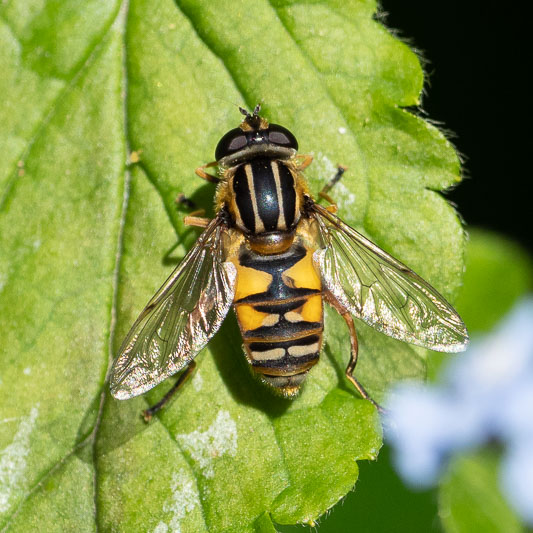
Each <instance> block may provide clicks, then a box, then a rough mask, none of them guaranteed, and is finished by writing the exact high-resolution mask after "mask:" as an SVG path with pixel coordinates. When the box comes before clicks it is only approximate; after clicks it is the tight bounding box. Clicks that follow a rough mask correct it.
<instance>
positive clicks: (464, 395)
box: [384, 299, 533, 523]
mask: <svg viewBox="0 0 533 533" xmlns="http://www.w3.org/2000/svg"><path fill="white" fill-rule="evenodd" d="M386 408H387V414H386V416H385V421H384V422H385V431H386V436H387V439H388V440H389V441H390V443H391V444H392V446H393V448H394V450H395V462H396V465H397V468H398V471H399V472H400V474H401V475H402V477H403V478H404V479H405V480H406V481H407V482H408V483H410V484H411V485H418V486H429V485H432V484H435V483H436V482H437V480H438V477H439V475H440V474H441V473H442V470H443V468H444V467H445V466H446V463H447V460H448V458H449V457H450V456H451V455H453V454H454V453H457V452H460V451H465V450H468V449H472V448H474V447H478V446H480V445H482V444H484V443H486V442H488V441H493V440H497V441H498V442H500V443H502V444H503V447H504V452H503V459H502V469H501V482H502V488H503V491H504V493H505V494H506V495H507V497H508V498H509V501H510V503H511V504H512V505H513V506H514V507H515V509H516V510H517V511H518V512H519V513H520V514H521V515H522V516H523V517H524V518H525V519H526V520H528V521H530V522H531V523H533V299H527V300H525V301H523V302H522V303H521V304H520V305H519V306H517V307H516V308H515V309H514V310H513V311H512V312H511V313H510V315H509V316H508V317H507V318H506V319H505V320H504V321H503V322H502V324H501V325H500V326H498V328H496V330H495V331H494V332H493V333H491V334H490V335H487V336H485V337H484V338H483V339H481V340H478V341H477V342H473V343H472V345H471V346H470V348H469V349H468V351H467V352H466V353H465V354H462V355H459V356H457V357H456V358H455V359H454V360H453V361H452V362H451V363H450V364H449V365H448V367H447V368H446V369H445V370H444V372H443V374H442V376H441V379H440V381H439V383H438V384H434V385H420V384H418V385H415V384H409V383H404V384H402V385H400V386H398V387H396V388H395V389H394V390H393V391H391V393H390V395H389V397H388V399H387V401H386Z"/></svg>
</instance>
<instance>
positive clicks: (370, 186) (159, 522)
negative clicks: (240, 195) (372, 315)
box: [0, 0, 463, 533]
mask: <svg viewBox="0 0 533 533" xmlns="http://www.w3.org/2000/svg"><path fill="white" fill-rule="evenodd" d="M374 12H375V5H374V3H372V2H365V1H361V2H354V3H351V4H350V5H345V3H343V2H335V1H333V0H331V1H324V2H321V3H316V2H309V3H301V2H298V3H296V2H295V3H293V2H287V1H285V2H281V1H272V2H270V3H269V2H263V1H257V2H254V3H253V4H251V3H241V2H234V1H233V2H230V1H229V0H228V1H220V2H210V3H207V2H197V1H194V2H193V1H178V2H176V3H173V2H171V1H170V0H164V1H163V2H161V3H158V4H157V8H155V7H154V4H153V2H149V1H148V0H132V1H131V2H129V3H128V2H126V1H124V2H123V3H122V4H119V3H118V2H111V1H109V0H98V1H97V0H92V1H89V2H84V3H83V4H80V3H79V2H75V1H74V0H69V1H65V0H63V1H61V2H59V1H57V0H48V1H46V0H28V1H27V2H15V1H14V2H9V1H7V2H3V3H2V5H1V6H0V61H1V65H2V77H1V80H0V84H1V85H0V87H1V89H2V95H3V102H5V105H4V106H3V107H2V109H1V111H0V113H1V116H0V119H1V120H2V124H3V127H2V129H1V131H0V143H1V148H2V154H3V157H2V161H1V162H0V195H1V196H0V198H1V200H0V295H1V296H0V298H1V299H0V331H2V336H1V338H0V347H1V359H0V378H1V382H0V389H1V391H0V392H1V394H2V405H1V408H0V527H4V528H5V530H6V531H28V530H42V531H47V532H48V531H65V530H76V531H95V530H97V529H98V530H113V531H156V532H158V533H162V532H164V531H177V530H181V531H182V532H201V531H210V532H218V531H236V532H237V531H238V532H239V533H240V532H246V531H273V530H274V529H275V528H274V525H273V524H272V522H277V523H280V524H291V523H297V522H300V523H309V522H311V521H313V520H315V519H316V518H317V517H318V516H319V515H321V514H322V513H324V512H325V511H326V510H327V509H328V508H330V507H331V506H332V505H334V504H335V502H337V501H338V500H339V499H340V498H342V497H343V496H344V495H345V494H346V493H347V492H348V491H349V490H350V489H351V488H352V487H353V485H354V483H355V481H356V480H357V476H358V467H357V462H356V461H357V460H360V459H375V458H376V456H377V453H378V450H379V448H380V445H381V430H380V428H379V423H378V419H377V416H376V413H375V410H374V409H373V408H372V406H371V405H370V404H369V403H368V402H365V401H363V400H360V399H359V398H358V396H357V394H356V393H355V391H354V390H353V389H352V388H351V386H350V385H349V383H347V382H346V380H345V378H344V368H345V366H346V364H347V360H348V355H349V349H348V346H349V341H348V334H347V331H346V328H345V325H344V323H343V321H342V319H341V318H340V317H338V316H336V315H335V314H334V313H331V312H328V316H327V320H326V329H327V334H326V347H325V349H324V353H323V356H322V358H321V361H320V363H319V365H318V366H317V367H316V368H315V369H314V370H313V372H312V373H311V376H310V377H309V379H308V382H307V383H306V386H305V388H304V390H303V393H302V394H301V396H300V397H299V398H298V399H296V400H294V401H292V402H290V401H287V400H282V399H280V398H277V397H275V396H273V395H272V394H271V393H270V391H268V390H266V389H264V388H263V387H262V386H260V385H259V384H258V383H257V382H256V381H255V380H254V379H253V378H252V377H251V374H250V372H249V369H248V368H247V363H246V360H245V358H244V357H243V354H242V349H241V340H240V337H239V333H238V327H237V324H236V321H235V319H234V318H233V316H231V317H229V318H228V319H227V320H226V323H225V324H224V327H223V328H222V329H221V331H220V333H219V334H217V336H216V337H215V338H214V339H213V341H212V342H211V343H210V344H209V347H208V348H207V349H206V350H204V351H203V352H202V353H201V354H200V355H199V356H198V358H197V362H198V371H197V373H196V375H195V377H194V378H193V379H192V380H191V382H190V383H189V384H188V385H187V386H186V387H184V388H183V390H182V391H181V392H180V395H179V397H178V398H177V400H176V401H175V402H174V403H173V404H172V406H170V407H169V408H168V409H166V410H165V411H164V412H163V413H162V414H161V416H160V417H158V418H157V419H156V420H155V421H154V422H153V423H152V424H151V425H149V426H146V425H145V424H144V423H143V422H142V421H141V419H140V417H139V413H140V411H141V409H142V408H144V407H145V406H146V405H147V402H148V403H150V402H154V401H156V400H157V399H159V398H160V397H161V395H162V394H163V393H164V391H165V390H167V389H168V388H169V387H170V386H171V383H170V381H171V380H169V383H165V384H162V385H161V386H159V387H157V388H156V389H155V390H154V391H151V392H150V393H149V394H147V395H146V397H141V398H136V399H134V400H130V401H126V402H118V401H116V400H114V399H112V398H111V397H110V396H109V393H108V389H107V384H106V383H105V376H106V373H107V371H108V369H109V365H110V362H111V360H112V358H113V356H114V354H116V351H117V349H118V346H119V345H120V342H121V340H122V338H123V336H124V335H125V333H126V332H127V330H128V328H129V327H130V325H131V324H132V322H133V320H134V319H135V317H136V315H137V314H138V313H139V311H140V310H141V309H142V307H143V305H144V304H145V303H146V301H147V300H148V299H149V297H150V296H151V295H152V294H153V293H154V292H155V290H156V289H157V288H158V287H159V285H160V284H161V283H162V281H163V280H164V279H165V278H166V277H167V275H168V274H169V272H170V270H171V268H172V267H173V266H174V265H175V264H176V263H177V261H179V259H180V258H181V257H183V254H184V253H185V251H186V249H187V248H188V247H190V245H191V243H192V242H193V241H194V239H195V238H196V236H197V235H198V233H197V232H196V231H195V230H191V229H187V228H185V227H184V226H183V223H182V217H183V214H184V213H183V212H179V211H178V210H177V209H176V206H175V204H174V199H175V198H176V196H177V194H178V193H180V192H182V193H185V194H186V195H187V196H190V197H192V199H193V200H194V201H195V202H196V203H197V204H199V205H200V206H202V207H205V208H209V207H210V205H212V197H213V194H214V188H213V187H212V186H211V185H210V184H202V183H201V182H199V180H198V179H196V178H195V177H194V174H193V169H194V168H195V167H197V166H199V165H201V164H203V163H205V162H208V161H210V160H212V158H213V150H214V147H215V145H216V142H217V141H218V139H219V138H220V136H221V135H222V134H223V133H224V132H225V131H227V130H228V129H230V128H233V127H235V125H236V124H237V122H238V120H239V113H238V111H237V110H236V108H235V107H234V106H233V105H231V104H232V103H236V104H241V105H247V106H248V107H252V106H253V105H255V103H257V102H258V101H262V102H263V109H264V113H265V115H266V116H267V117H268V118H269V119H271V120H272V121H274V122H278V123H282V124H283V125H285V126H286V127H288V128H290V129H291V130H292V131H293V132H294V133H295V134H296V136H297V138H298V139H299V142H300V147H301V151H302V153H311V154H313V155H314V157H315V162H314V164H313V165H312V166H311V167H310V168H309V169H308V172H307V175H308V177H309V182H310V187H311V190H313V191H317V190H319V188H320V187H321V186H322V185H323V184H324V183H325V182H326V181H327V180H328V179H329V178H330V176H331V175H332V174H333V172H334V169H335V165H336V164H337V163H342V164H344V165H346V166H348V167H349V169H350V170H349V172H348V173H347V174H346V179H345V180H344V181H343V182H342V183H341V184H339V186H338V187H337V188H336V190H334V191H333V192H334V196H335V197H336V198H337V199H338V202H339V212H340V215H341V216H342V217H343V218H345V219H346V220H347V221H348V222H349V223H351V224H352V225H354V226H356V227H358V228H359V229H360V230H361V231H363V232H364V233H366V234H367V235H369V236H370V237H371V238H373V239H374V240H375V241H376V242H377V243H378V244H379V245H381V246H382V247H384V248H385V249H387V250H388V251H390V252H392V253H393V254H394V255H396V256H397V257H398V258H399V259H401V260H403V261H405V262H406V263H407V264H409V265H410V266H412V267H413V268H414V269H415V270H416V271H417V272H418V273H420V274H421V275H422V276H424V277H425V278H427V279H428V280H429V281H430V282H431V283H433V284H434V285H435V286H436V287H437V288H438V289H439V290H440V291H442V292H443V293H444V294H445V295H447V296H448V297H450V298H451V297H453V296H454V295H455V293H456V291H457V288H458V287H459V285H460V278H461V272H462V269H463V264H462V249H463V233H462V229H461V226H460V223H459V221H458V220H457V218H456V216H455V213H454V211H453V209H452V208H451V207H450V206H449V205H448V204H447V203H446V202H445V201H444V200H443V198H442V197H441V196H440V195H439V194H438V193H437V192H435V191H438V190H440V189H443V188H446V187H448V186H450V185H452V184H454V183H456V182H457V181H459V179H460V177H459V164H458V160H457V157H456V155H455V153H454V151H453V149H452V148H451V146H450V144H449V143H448V142H447V141H446V139H445V138H444V137H443V136H442V135H441V134H440V133H439V132H438V131H437V130H436V129H435V128H434V127H432V126H431V125H429V124H428V123H426V122H424V121H423V120H421V119H420V118H418V117H416V116H414V115H412V114H411V113H409V112H408V111H406V110H403V109H402V106H412V105H416V104H417V103H418V98H419V94H420V91H421V88H422V81H423V74H422V71H421V69H420V65H419V63H418V60H417V58H416V57H415V55H414V54H413V53H412V52H411V51H410V50H409V49H408V48H407V47H406V46H405V45H404V44H403V43H401V42H399V41H398V40H396V39H395V38H393V37H392V36H391V35H390V34H389V33H388V32H387V30H386V29H385V28H384V27H383V26H382V25H381V24H380V23H378V22H376V21H375V20H374V19H373V18H372V17H373V13H374ZM132 151H135V152H136V156H137V157H140V163H139V164H137V165H128V163H127V162H128V160H131V161H133V160H134V158H132V157H131V156H130V154H131V152H132ZM176 244H177V247H175V245H176ZM173 247H175V249H174V251H173V252H172V253H171V254H170V256H169V257H167V252H168V251H169V250H171V249H172V248H173ZM358 330H359V332H360V343H361V350H360V366H358V369H357V375H358V377H359V378H360V380H361V381H362V382H363V383H364V384H365V385H366V386H367V388H368V389H369V390H370V391H371V392H372V394H374V395H375V396H376V399H380V398H381V397H382V395H383V392H384V390H385V389H386V388H387V386H388V384H390V383H391V382H394V381H396V380H398V379H403V378H406V377H423V376H424V374H425V352H424V351H423V350H419V349H415V348H413V347H411V346H408V345H405V344H402V343H400V342H397V341H394V340H391V339H388V338H386V337H384V336H383V335H380V334H378V333H376V332H374V331H372V330H371V329H369V328H368V327H365V326H363V325H360V326H358Z"/></svg>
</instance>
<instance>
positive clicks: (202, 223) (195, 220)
mask: <svg viewBox="0 0 533 533" xmlns="http://www.w3.org/2000/svg"><path fill="white" fill-rule="evenodd" d="M176 204H178V205H184V206H185V207H187V208H188V209H194V211H192V212H191V213H189V214H188V215H187V216H185V217H184V218H183V223H184V224H185V225H186V226H198V227H200V228H205V227H207V225H208V224H209V222H211V219H209V218H206V217H204V216H202V215H205V209H195V208H196V207H197V206H196V204H195V203H194V202H193V201H192V200H191V199H190V198H187V197H186V196H185V195H184V194H183V193H180V194H178V197H177V198H176Z"/></svg>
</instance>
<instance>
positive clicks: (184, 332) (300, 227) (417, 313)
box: [111, 105, 468, 419]
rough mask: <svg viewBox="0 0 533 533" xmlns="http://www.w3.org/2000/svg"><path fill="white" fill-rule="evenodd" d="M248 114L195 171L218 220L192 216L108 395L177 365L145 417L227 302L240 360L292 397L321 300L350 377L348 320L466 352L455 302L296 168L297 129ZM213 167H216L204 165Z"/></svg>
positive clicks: (318, 325) (304, 368)
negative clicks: (336, 323)
mask: <svg viewBox="0 0 533 533" xmlns="http://www.w3.org/2000/svg"><path fill="white" fill-rule="evenodd" d="M240 111H241V113H243V115H245V118H244V120H243V121H242V123H241V124H240V126H239V127H237V128H235V129H232V130H230V131H228V132H227V133H226V134H225V135H224V136H223V137H222V139H221V140H220V141H219V143H218V145H217V147H216V150H215V159H216V161H214V162H213V163H209V164H207V165H204V166H203V167H200V168H198V169H197V170H196V173H197V174H198V175H199V176H200V177H202V178H204V179H206V180H208V181H210V182H214V183H217V191H216V208H215V212H216V215H215V218H213V219H212V220H209V219H205V218H201V217H196V216H189V217H185V222H186V223H188V224H190V225H196V226H201V227H205V229H204V231H203V233H202V234H201V235H200V237H199V238H198V240H197V241H196V243H195V245H194V246H193V248H192V249H191V250H190V251H189V253H188V254H187V256H186V257H185V259H184V260H183V261H182V262H181V264H180V265H179V266H178V267H177V268H176V270H175V271H174V272H173V273H172V274H171V276H170V277H169V278H168V279H167V281H166V282H165V283H164V284H163V286H162V287H161V288H160V289H159V291H157V293H156V294H155V296H154V297H153V298H152V299H151V300H150V302H149V303H148V305H147V306H146V307H145V308H144V310H143V311H142V313H141V314H140V316H139V318H138V319H137V321H136V322H135V324H134V325H133V327H132V328H131V330H130V332H129V333H128V335H127V336H126V338H125V340H124V342H123V344H122V346H121V348H120V353H119V355H118V357H117V359H116V360H115V362H114V365H113V369H112V373H111V392H112V394H113V396H114V397H115V398H118V399H127V398H131V397H133V396H137V395H139V394H142V393H144V392H146V391H147V390H149V389H151V388H152V387H155V386H156V385H157V384H159V383H160V382H161V381H163V380H164V379H166V378H168V377H169V376H171V375H173V374H175V373H177V372H179V371H180V370H184V369H185V371H184V372H183V373H182V375H181V376H180V378H179V380H178V381H177V382H176V384H175V385H174V387H173V388H172V389H171V390H170V391H169V393H168V394H167V395H166V396H165V397H164V398H163V400H162V401H161V402H159V403H158V404H156V405H155V406H153V407H152V408H150V409H148V410H147V411H145V418H146V419H149V418H150V417H151V416H152V415H153V413H154V412H156V411H157V410H159V409H160V408H161V407H162V405H163V404H164V403H166V401H167V400H168V399H169V398H170V396H171V395H172V394H173V393H174V392H175V391H176V390H177V389H178V388H179V387H180V386H181V384H182V383H183V382H184V381H185V379H186V378H187V376H189V375H190V374H191V372H192V370H193V369H194V367H195V363H194V357H195V356H196V354H197V353H198V352H199V351H200V350H201V349H202V348H203V347H204V346H205V345H206V344H207V342H208V341H209V339H211V337H212V336H213V335H214V334H215V333H216V331H217V330H218V328H219V327H220V325H221V324H222V322H223V320H224V318H225V316H226V315H227V313H228V312H229V310H230V308H231V307H232V306H233V307H234V309H235V312H236V315H237V320H238V322H239V326H240V330H241V333H242V338H243V341H244V349H245V353H246V358H247V360H248V362H249V363H250V366H251V369H252V370H253V372H255V373H256V374H257V375H258V376H259V378H260V379H261V380H262V381H263V382H264V383H266V384H267V385H269V386H271V387H272V388H273V389H275V390H276V391H277V392H279V393H280V394H282V395H283V396H285V397H288V398H292V397H294V396H295V395H296V394H297V393H298V391H299V389H300V387H301V385H302V383H303V381H304V380H305V377H306V376H307V374H308V372H309V370H310V369H311V367H313V365H315V364H316V363H317V361H318V358H319V354H320V349H321V345H322V331H323V327H324V315H323V303H324V302H327V303H328V304H329V305H331V306H332V307H333V308H334V309H335V310H337V311H338V312H339V313H340V314H341V316H342V317H343V318H344V320H345V321H346V324H347V326H348V329H349V332H350V339H351V350H350V354H351V355H350V361H349V363H348V367H347V368H346V377H347V378H348V379H349V380H350V381H351V382H352V384H353V385H354V386H355V388H356V389H357V391H358V392H359V393H360V394H361V396H362V397H363V398H365V399H367V400H370V401H371V402H372V403H374V405H376V407H378V408H379V406H378V404H377V403H376V402H374V401H373V400H372V399H371V398H370V396H369V395H368V393H367V392H366V390H365V389H364V387H363V386H362V385H361V384H360V383H359V381H358V380H357V379H356V378H355V377H354V375H353V373H354V370H355V366H356V363H357V354H358V343H357V334H356V330H355V325H354V321H353V317H356V318H358V319H360V320H363V321H364V322H366V323H367V324H369V325H370V326H372V327H374V328H375V329H377V330H378V331H381V332H382V333H385V334H386V335H389V336H391V337H394V338H395V339H399V340H402V341H405V342H409V343H412V344H417V345H419V346H424V347H426V348H430V349H432V350H437V351H444V352H457V351H462V350H464V349H465V347H466V344H467V342H468V333H467V331H466V328H465V325H464V324H463V322H462V320H461V318H460V317H459V315H458V314H457V313H456V312H455V310H454V309H453V308H452V306H451V305H450V304H449V303H448V302H447V301H446V300H445V299H444V298H443V297H442V296H441V295H440V294H439V293H438V292H437V291H436V290H435V289H434V288H433V287H431V286H430V285H429V284H428V283H427V282H426V281H424V280H423V279H422V278H420V277H419V276H418V275H417V274H415V273H414V272H413V271H412V270H410V269H409V268H407V267H406V266H405V265H403V264H402V263H400V262H399V261H398V260H396V259H394V258H393V257H392V256H390V255H389V254H387V253H386V252H384V251H383V250H381V249H380V248H379V247H378V246H376V245H375V244H374V243H373V242H371V241H370V240H368V239H367V238H366V237H364V236H363V235H361V234H360V233H358V232H357V231H355V230H354V229H352V228H351V227H350V226H348V225H347V224H345V223H344V222H343V221H342V220H341V219H340V218H338V217H337V216H336V215H335V213H336V205H335V203H334V202H333V200H332V199H331V198H330V197H329V195H328V192H329V190H330V189H331V188H332V187H333V186H334V185H335V183H336V182H337V181H338V180H339V179H340V177H341V176H342V173H343V169H342V168H339V171H338V172H337V174H336V176H335V177H334V178H333V179H332V180H331V181H330V182H329V183H328V184H327V185H326V186H325V187H324V189H323V190H322V191H321V193H320V196H321V197H322V198H325V199H326V200H327V201H328V202H329V203H330V205H329V206H328V207H322V206H321V205H319V204H318V203H316V202H315V201H314V200H313V198H312V196H311V194H310V192H309V189H308V186H307V183H306V180H305V178H304V176H303V173H302V171H303V170H304V169H305V168H306V167H307V166H308V165H309V164H310V163H311V161H312V157H311V156H304V155H298V154H297V150H298V143H297V141H296V138H295V137H294V135H293V134H292V133H291V132H290V131H289V130H287V129H286V128H284V127H283V126H280V125H277V124H269V123H268V122H267V120H266V119H265V118H263V117H261V116H260V115H259V111H260V106H259V105H258V106H256V108H255V109H254V111H253V113H249V112H247V111H246V110H244V109H242V108H240ZM212 166H217V167H218V175H217V176H214V175H211V174H209V173H208V172H206V169H207V168H208V167H212Z"/></svg>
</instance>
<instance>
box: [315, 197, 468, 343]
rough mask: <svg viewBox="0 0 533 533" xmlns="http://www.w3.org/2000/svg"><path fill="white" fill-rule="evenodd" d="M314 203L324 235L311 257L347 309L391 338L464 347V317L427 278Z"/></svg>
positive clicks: (321, 232)
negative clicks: (462, 317) (461, 316)
mask: <svg viewBox="0 0 533 533" xmlns="http://www.w3.org/2000/svg"><path fill="white" fill-rule="evenodd" d="M313 209H314V211H315V219H316V221H317V222H318V227H319V233H320V236H321V239H322V241H323V242H322V244H323V248H322V249H321V250H317V251H316V252H315V255H314V260H315V262H317V263H318V265H319V268H320V271H321V273H322V277H323V280H324V284H325V285H326V287H327V289H328V290H329V291H330V292H331V293H332V294H333V296H334V297H335V298H336V299H337V300H338V301H339V302H340V303H341V304H342V305H343V306H344V307H345V308H346V309H348V310H349V311H350V312H351V313H352V314H353V315H354V316H355V317H357V318H360V319H361V320H363V321H364V322H366V323H367V324H369V325H370V326H372V327H373V328H375V329H377V330H378V331H381V332H382V333H385V334H386V335H389V336H390V337H394V338H395V339H399V340H402V341H405V342H409V343H412V344H418V345H419V346H424V347H425V348H430V349H432V350H437V351H440V352H460V351H462V350H464V349H465V348H466V345H467V344H468V332H467V331H466V327H465V325H464V323H463V321H462V320H461V318H460V317H459V315H458V314H457V313H456V311H455V310H454V309H453V307H452V306H451V305H450V304H449V303H448V302H447V301H446V300H445V299H444V297H443V296H441V295H440V294H439V293H438V292H437V291H436V290H435V289H434V288H433V287H432V286H431V285H429V283H427V282H426V281H424V280H423V279H422V278H421V277H420V276H418V275H417V274H415V273H414V272H413V271H412V270H410V269H409V268H407V267H406V266H405V265H403V264H402V263H400V261H398V260H396V259H394V257H392V256H390V255H389V254H387V253H386V252H384V251H383V250H382V249H381V248H379V247H378V246H376V245H375V244H374V243H373V242H371V241H369V240H368V239H367V238H366V237H364V236H363V235H361V234H360V233H358V232H357V231H355V230H354V229H352V228H351V227H350V226H348V225H347V224H345V223H344V222H343V221H342V220H341V219H340V218H338V217H336V216H335V215H333V214H331V213H330V212H329V211H327V210H326V209H324V208H323V207H321V206H319V205H317V204H314V206H313ZM317 215H318V216H317Z"/></svg>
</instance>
